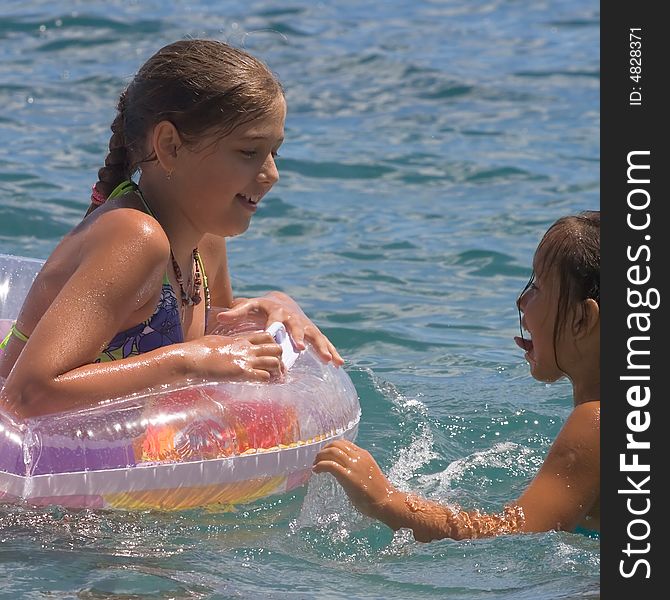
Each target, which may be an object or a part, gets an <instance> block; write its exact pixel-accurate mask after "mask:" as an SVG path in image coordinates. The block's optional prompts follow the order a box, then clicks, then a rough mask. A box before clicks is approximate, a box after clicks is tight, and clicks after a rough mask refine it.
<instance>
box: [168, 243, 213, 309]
mask: <svg viewBox="0 0 670 600" xmlns="http://www.w3.org/2000/svg"><path fill="white" fill-rule="evenodd" d="M170 258H171V259H172V267H173V268H174V275H175V278H176V279H177V283H178V284H179V291H180V292H181V305H182V306H197V305H198V304H200V302H202V297H201V296H200V288H201V287H202V274H201V273H200V254H198V248H193V264H194V266H195V274H194V276H193V295H192V296H189V295H188V294H187V293H186V290H185V289H184V279H183V278H182V275H181V269H180V268H179V265H178V264H177V260H176V259H175V257H174V254H172V248H170ZM189 281H190V278H189ZM205 294H207V289H205Z"/></svg>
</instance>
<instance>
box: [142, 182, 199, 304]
mask: <svg viewBox="0 0 670 600" xmlns="http://www.w3.org/2000/svg"><path fill="white" fill-rule="evenodd" d="M134 188H135V191H136V192H137V195H138V196H139V197H140V200H141V201H142V204H144V207H145V208H146V209H147V211H148V212H149V214H150V215H151V216H152V217H153V218H154V219H155V218H156V215H154V213H153V211H152V210H151V208H149V205H148V204H147V201H146V198H145V197H144V194H143V193H142V190H141V189H140V188H139V187H138V186H137V185H135V186H134ZM170 258H171V259H172V268H173V269H174V276H175V279H176V280H177V284H179V291H180V292H181V305H182V307H183V306H197V305H198V304H200V302H202V296H201V295H200V288H201V287H202V272H201V270H200V264H201V262H202V259H201V258H200V254H199V252H198V247H197V246H196V247H195V248H193V265H194V275H193V295H189V294H187V293H186V290H185V289H184V278H183V277H182V274H181V269H180V268H179V264H178V263H177V259H176V258H175V257H174V254H173V252H172V248H170ZM189 282H190V277H189ZM205 308H206V309H207V310H209V308H210V298H209V287H208V286H207V284H205Z"/></svg>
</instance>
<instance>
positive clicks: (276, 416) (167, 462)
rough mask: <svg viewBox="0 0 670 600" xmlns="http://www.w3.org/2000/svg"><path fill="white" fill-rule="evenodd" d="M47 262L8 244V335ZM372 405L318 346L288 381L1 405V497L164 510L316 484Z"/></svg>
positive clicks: (4, 322)
mask: <svg viewBox="0 0 670 600" xmlns="http://www.w3.org/2000/svg"><path fill="white" fill-rule="evenodd" d="M41 265H42V261H39V260H34V259H28V258H22V257H16V256H10V255H6V254H0V339H3V338H4V335H5V334H6V332H7V331H8V330H9V327H10V326H11V323H12V322H13V320H14V319H15V318H16V316H17V315H18V312H19V310H20V307H21V305H22V303H23V299H24V298H25V295H26V294H27V293H28V290H29V289H30V285H31V284H32V281H33V279H34V278H35V275H36V274H37V272H38V271H39V269H40V267H41ZM284 334H285V332H284ZM278 341H279V340H278ZM0 385H2V379H1V378H0ZM360 414H361V413H360V405H359V401H358V395H357V393H356V390H355V388H354V385H353V383H352V382H351V379H350V378H349V376H348V375H347V374H346V372H345V371H344V369H342V368H336V367H334V366H333V365H332V364H324V363H322V362H321V361H320V360H319V359H318V358H317V357H316V355H315V354H314V353H313V351H312V350H311V349H309V347H308V349H307V350H305V351H303V352H301V353H300V354H299V355H298V357H297V359H296V360H295V363H294V364H293V365H292V367H291V368H290V369H289V370H288V371H287V373H286V377H285V380H284V381H282V382H278V383H266V384H257V383H201V384H197V385H191V386H187V387H182V388H176V389H175V388H172V389H153V390H147V391H146V393H143V394H138V395H135V396H132V397H126V398H122V399H116V400H109V401H105V402H102V403H99V404H97V405H95V406H92V407H90V408H86V409H83V410H77V411H70V412H64V413H58V414H52V415H45V416H42V417H36V418H31V419H27V420H25V421H23V422H16V421H15V420H14V419H13V418H12V417H11V416H10V415H9V414H8V413H7V412H5V411H3V410H2V409H0V501H3V502H23V503H26V504H29V505H33V506H34V505H38V506H44V505H51V504H55V505H59V506H64V507H68V508H83V507H89V508H117V509H161V510H177V509H186V508H193V507H203V506H211V505H225V506H231V505H236V504H243V503H247V502H251V501H254V500H257V499H260V498H264V497H266V496H269V495H271V494H276V493H284V492H287V491H290V490H292V489H295V488H297V487H299V486H301V485H303V484H305V483H306V482H307V480H308V479H309V476H310V474H311V466H312V462H313V460H314V457H315V455H316V453H317V452H318V451H319V449H320V448H321V447H322V446H324V445H325V444H326V443H328V442H329V441H330V440H333V439H336V438H341V437H346V438H348V439H352V440H353V439H354V438H355V436H356V432H357V429H358V422H359V419H360Z"/></svg>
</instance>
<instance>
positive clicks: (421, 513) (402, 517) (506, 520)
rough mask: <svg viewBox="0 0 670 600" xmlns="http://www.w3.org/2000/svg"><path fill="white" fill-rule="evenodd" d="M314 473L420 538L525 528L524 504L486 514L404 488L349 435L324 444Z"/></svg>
mask: <svg viewBox="0 0 670 600" xmlns="http://www.w3.org/2000/svg"><path fill="white" fill-rule="evenodd" d="M314 472H315V473H330V474H332V475H334V476H335V478H336V479H337V480H338V482H339V483H340V484H341V485H342V487H343V488H344V490H345V492H346V493H347V495H348V496H349V499H350V500H351V502H352V503H353V504H354V506H355V507H356V508H357V509H358V510H359V511H360V512H362V513H363V514H364V515H367V516H368V517H372V518H374V519H378V520H380V521H382V522H383V523H385V524H386V525H388V526H389V527H390V528H391V529H394V530H398V529H401V528H407V529H412V531H413V532H414V538H415V539H416V540H417V541H420V542H429V541H431V540H436V539H442V538H452V539H455V540H461V539H467V538H479V537H489V536H494V535H499V534H503V533H514V532H518V531H523V527H524V517H523V510H522V509H521V507H519V506H507V507H505V509H504V511H503V512H502V513H501V514H499V515H484V514H480V513H478V512H477V511H470V512H466V511H463V510H459V509H457V508H450V507H448V506H446V505H442V504H439V503H437V502H432V501H430V500H425V499H423V498H420V497H418V496H414V495H412V494H407V493H405V492H401V491H400V490H398V489H397V488H395V487H394V486H393V485H392V484H391V483H390V482H389V480H388V479H387V478H386V477H385V476H384V474H383V473H382V471H381V469H380V468H379V465H378V464H377V462H376V461H375V459H374V458H372V456H371V455H370V453H369V452H367V451H366V450H363V449H362V448H360V447H359V446H357V445H356V444H354V443H352V442H349V441H346V440H337V441H335V442H332V443H331V444H328V445H327V446H325V447H324V448H323V449H322V450H321V451H320V452H319V453H318V454H317V456H316V459H315V461H314Z"/></svg>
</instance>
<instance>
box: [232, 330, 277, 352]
mask: <svg viewBox="0 0 670 600" xmlns="http://www.w3.org/2000/svg"><path fill="white" fill-rule="evenodd" d="M240 337H243V338H245V339H246V340H248V341H249V342H251V343H252V344H254V345H255V346H259V345H268V346H269V345H275V346H277V348H280V350H281V347H280V346H279V345H278V344H277V342H275V340H274V338H273V337H272V335H270V334H269V333H268V332H267V331H254V332H252V333H246V334H240Z"/></svg>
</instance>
